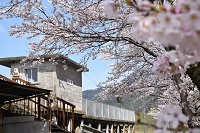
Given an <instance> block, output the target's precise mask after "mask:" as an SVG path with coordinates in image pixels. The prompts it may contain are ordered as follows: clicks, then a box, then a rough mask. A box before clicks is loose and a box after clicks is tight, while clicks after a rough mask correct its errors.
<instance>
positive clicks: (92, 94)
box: [82, 88, 103, 100]
mask: <svg viewBox="0 0 200 133" xmlns="http://www.w3.org/2000/svg"><path fill="white" fill-rule="evenodd" d="M101 91H103V89H101V88H97V89H94V90H85V91H83V92H82V95H83V98H85V99H90V100H95V95H96V94H98V93H100V92H101Z"/></svg>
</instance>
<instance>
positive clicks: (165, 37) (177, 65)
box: [129, 0, 200, 74]
mask: <svg viewBox="0 0 200 133" xmlns="http://www.w3.org/2000/svg"><path fill="white" fill-rule="evenodd" d="M146 7H149V8H153V7H154V8H156V7H155V5H153V4H151V3H149V4H146ZM146 7H145V8H144V10H146ZM199 7H200V1H199V0H191V1H188V0H179V1H178V3H177V5H176V7H174V6H172V5H168V4H166V5H164V7H161V6H160V7H158V9H157V10H156V11H155V12H154V13H152V15H148V16H147V17H142V16H139V17H138V14H135V16H134V15H131V17H132V18H130V19H129V20H132V21H133V28H132V34H133V35H135V36H136V37H139V38H143V39H145V38H146V39H147V38H149V35H151V37H152V38H153V39H155V40H158V41H160V42H162V44H163V45H164V47H168V46H170V47H174V49H175V50H176V52H175V51H172V52H171V51H170V52H169V53H165V54H164V56H161V57H158V61H157V62H156V63H155V64H154V70H155V71H156V73H161V74H163V73H164V74H165V73H167V72H168V73H172V74H176V73H181V72H185V71H186V68H187V66H188V65H189V64H193V63H195V62H198V61H200V58H199V57H200V53H199V52H198V51H199V50H200V44H199V42H200V26H199V24H200V8H199ZM149 12H150V13H151V11H149ZM173 58H175V60H173ZM172 60H173V61H172ZM164 62H166V63H164ZM163 65H167V66H166V67H163Z"/></svg>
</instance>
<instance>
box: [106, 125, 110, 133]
mask: <svg viewBox="0 0 200 133" xmlns="http://www.w3.org/2000/svg"><path fill="white" fill-rule="evenodd" d="M106 133H109V124H107V125H106Z"/></svg>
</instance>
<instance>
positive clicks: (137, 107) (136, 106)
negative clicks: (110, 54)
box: [82, 88, 157, 112]
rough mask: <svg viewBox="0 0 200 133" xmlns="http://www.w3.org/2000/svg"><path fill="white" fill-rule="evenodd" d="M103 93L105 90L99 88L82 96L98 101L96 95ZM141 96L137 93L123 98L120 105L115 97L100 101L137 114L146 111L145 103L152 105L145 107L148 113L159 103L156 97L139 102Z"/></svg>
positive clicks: (83, 93)
mask: <svg viewBox="0 0 200 133" xmlns="http://www.w3.org/2000/svg"><path fill="white" fill-rule="evenodd" d="M102 91H103V89H101V88H97V89H95V90H85V91H83V92H82V95H83V98H85V99H90V100H97V97H96V95H97V94H98V93H100V92H102ZM140 95H142V94H140V93H137V94H134V95H131V96H128V97H123V98H122V102H120V103H119V102H118V101H117V98H116V97H115V96H113V97H109V98H108V99H106V100H101V101H99V100H98V101H99V102H103V103H106V104H109V105H113V106H116V107H121V108H125V109H129V110H134V111H136V112H141V111H143V110H144V107H143V104H144V103H145V101H148V102H149V103H151V104H148V105H145V110H146V111H148V110H149V109H150V108H151V107H154V106H155V105H156V103H157V102H156V101H157V98H156V97H154V98H153V99H152V97H150V96H148V97H146V98H143V99H139V100H137V99H138V97H140ZM134 101H136V102H134Z"/></svg>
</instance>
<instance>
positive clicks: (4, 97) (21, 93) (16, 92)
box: [0, 79, 51, 104]
mask: <svg viewBox="0 0 200 133" xmlns="http://www.w3.org/2000/svg"><path fill="white" fill-rule="evenodd" d="M50 92H51V91H50V90H46V89H41V88H36V87H30V86H26V85H20V84H18V83H12V82H9V81H4V80H2V79H0V104H3V103H5V102H6V101H10V100H16V99H21V98H27V97H30V96H34V95H41V94H48V93H50Z"/></svg>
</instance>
